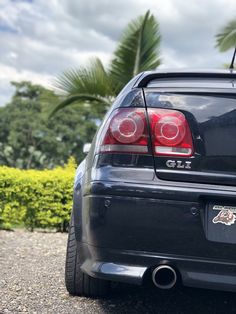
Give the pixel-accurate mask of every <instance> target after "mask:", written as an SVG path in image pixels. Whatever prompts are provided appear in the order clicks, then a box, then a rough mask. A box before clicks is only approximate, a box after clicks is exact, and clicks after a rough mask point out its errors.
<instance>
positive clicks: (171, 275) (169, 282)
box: [152, 265, 177, 289]
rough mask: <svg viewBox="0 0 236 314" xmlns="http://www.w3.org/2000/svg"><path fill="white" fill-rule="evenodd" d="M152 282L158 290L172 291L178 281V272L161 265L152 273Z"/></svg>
mask: <svg viewBox="0 0 236 314" xmlns="http://www.w3.org/2000/svg"><path fill="white" fill-rule="evenodd" d="M152 281H153V283H154V285H155V286H156V287H157V288H160V289H171V288H173V287H174V285H175V284H176V281H177V274H176V271H175V270H174V269H173V268H172V267H171V266H168V265H160V266H158V267H157V268H155V269H154V271H153V272H152Z"/></svg>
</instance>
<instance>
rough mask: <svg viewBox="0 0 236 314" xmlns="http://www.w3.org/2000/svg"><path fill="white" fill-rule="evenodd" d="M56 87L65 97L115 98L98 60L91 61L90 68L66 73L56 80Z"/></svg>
mask: <svg viewBox="0 0 236 314" xmlns="http://www.w3.org/2000/svg"><path fill="white" fill-rule="evenodd" d="M54 87H55V88H56V89H57V90H58V91H59V92H60V93H61V94H62V95H65V96H69V97H71V96H74V95H79V94H89V95H93V96H99V97H109V96H113V95H114V92H113V90H112V88H111V83H110V80H109V77H108V75H107V73H106V71H105V69H104V67H103V64H102V62H101V61H100V60H99V59H98V58H95V59H91V60H90V64H89V66H88V67H82V68H79V69H71V70H68V71H65V72H64V73H63V74H62V75H61V76H60V77H58V78H57V79H56V80H55V83H54Z"/></svg>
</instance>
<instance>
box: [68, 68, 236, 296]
mask: <svg viewBox="0 0 236 314" xmlns="http://www.w3.org/2000/svg"><path fill="white" fill-rule="evenodd" d="M235 86H236V75H235V74H234V73H230V72H215V73H213V72H202V73H200V72H180V73H178V72H173V73H172V72H166V73H163V72H154V73H153V72H150V73H143V74H142V75H141V76H139V77H138V78H136V79H135V81H133V82H132V84H131V86H130V85H129V86H128V87H127V88H126V89H125V90H124V91H123V92H122V93H121V94H120V95H119V97H118V98H117V100H116V102H115V103H114V105H113V106H112V108H111V110H110V111H109V113H108V114H107V117H106V118H105V120H104V123H103V125H102V126H101V128H100V129H99V131H98V133H97V135H96V137H95V139H94V142H93V144H92V148H91V150H90V152H89V154H88V156H87V158H86V162H85V166H84V173H83V176H82V179H80V180H77V181H78V182H77V183H76V187H75V197H74V211H73V213H74V219H75V229H76V239H77V242H78V246H79V248H80V251H81V252H82V253H81V269H82V271H83V272H84V273H86V274H88V275H89V276H92V277H95V278H100V279H106V280H114V281H121V282H129V283H136V284H142V282H143V281H144V279H145V278H146V279H147V280H153V281H154V283H155V284H156V285H157V286H159V287H163V288H169V287H171V286H172V284H171V283H173V284H174V283H175V279H179V280H180V281H182V282H183V284H185V285H189V286H196V287H203V288H213V289H224V290H232V291H236V223H235V220H236V87H235ZM163 269H164V270H165V272H163V271H162V275H158V274H159V273H160V274H161V272H159V271H160V270H163ZM175 276H176V277H175ZM163 277H164V279H163ZM169 279H170V280H169Z"/></svg>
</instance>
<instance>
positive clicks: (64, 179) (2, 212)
mask: <svg viewBox="0 0 236 314" xmlns="http://www.w3.org/2000/svg"><path fill="white" fill-rule="evenodd" d="M74 173H75V162H74V160H73V159H70V160H69V162H68V164H67V165H66V166H65V167H64V168H62V167H58V168H55V169H54V170H42V171H40V170H19V169H15V168H9V167H0V227H1V228H10V227H11V226H17V225H23V226H25V227H26V228H28V229H30V230H34V228H56V230H58V231H65V230H66V228H67V225H68V222H69V219H70V212H71V207H72V189H73V178H74Z"/></svg>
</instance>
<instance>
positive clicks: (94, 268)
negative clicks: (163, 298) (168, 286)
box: [81, 244, 236, 291]
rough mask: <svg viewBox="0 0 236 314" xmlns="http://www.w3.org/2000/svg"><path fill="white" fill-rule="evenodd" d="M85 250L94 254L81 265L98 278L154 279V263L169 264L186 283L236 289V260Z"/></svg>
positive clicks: (101, 249) (211, 287)
mask: <svg viewBox="0 0 236 314" xmlns="http://www.w3.org/2000/svg"><path fill="white" fill-rule="evenodd" d="M85 246H86V248H85ZM83 250H86V251H89V253H90V254H89V255H90V258H89V259H86V260H85V261H84V262H83V264H82V266H81V268H82V270H83V271H84V272H85V273H87V274H88V275H90V276H92V277H95V278H100V279H105V280H111V281H117V282H125V283H131V284H137V285H141V284H142V283H143V282H144V280H146V281H151V272H152V270H153V269H154V267H156V266H158V265H161V264H165V265H170V266H172V267H173V268H174V269H175V270H177V274H178V277H179V278H178V279H179V280H180V281H182V283H183V284H184V285H185V286H190V287H198V288H206V289H217V290H218V289H219V290H225V291H236V271H235V269H236V263H227V262H225V261H220V260H218V261H216V260H207V259H197V258H190V257H186V256H175V255H157V254H150V253H147V252H137V251H136V252H134V251H121V250H113V249H104V248H95V247H91V246H88V245H85V244H83Z"/></svg>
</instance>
